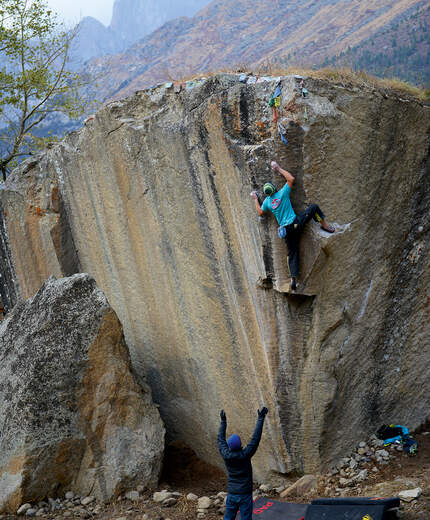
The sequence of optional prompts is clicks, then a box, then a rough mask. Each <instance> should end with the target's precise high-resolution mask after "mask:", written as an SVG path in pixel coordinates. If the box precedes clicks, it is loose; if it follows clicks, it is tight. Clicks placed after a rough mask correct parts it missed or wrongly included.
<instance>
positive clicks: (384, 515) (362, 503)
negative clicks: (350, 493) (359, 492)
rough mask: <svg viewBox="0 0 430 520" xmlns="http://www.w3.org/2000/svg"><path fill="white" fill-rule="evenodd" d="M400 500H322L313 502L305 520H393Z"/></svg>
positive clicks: (354, 498) (347, 498)
mask: <svg viewBox="0 0 430 520" xmlns="http://www.w3.org/2000/svg"><path fill="white" fill-rule="evenodd" d="M399 505H400V500H399V499H398V498H377V497H375V498H365V497H363V498H360V497H358V498H356V497H346V498H320V499H316V500H313V501H312V504H311V505H310V506H309V508H308V510H307V512H306V516H305V520H392V519H394V518H396V515H395V511H396V509H397V508H398V507H399Z"/></svg>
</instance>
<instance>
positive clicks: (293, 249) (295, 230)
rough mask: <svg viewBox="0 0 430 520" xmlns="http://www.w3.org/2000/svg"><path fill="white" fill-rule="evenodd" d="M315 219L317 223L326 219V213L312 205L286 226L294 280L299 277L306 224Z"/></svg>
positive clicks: (289, 257)
mask: <svg viewBox="0 0 430 520" xmlns="http://www.w3.org/2000/svg"><path fill="white" fill-rule="evenodd" d="M311 218H313V219H314V220H315V222H321V221H322V220H324V219H325V217H324V213H323V212H322V211H321V209H320V208H319V206H318V204H312V205H311V206H309V207H308V208H306V209H305V211H302V213H300V214H299V215H297V216H296V218H295V219H294V221H293V222H292V223H291V224H289V225H288V226H286V231H287V236H286V237H285V242H286V243H287V249H288V267H289V268H290V274H291V277H292V278H297V276H299V240H300V235H301V234H302V231H303V228H304V225H305V224H306V222H309V220H310V219H311Z"/></svg>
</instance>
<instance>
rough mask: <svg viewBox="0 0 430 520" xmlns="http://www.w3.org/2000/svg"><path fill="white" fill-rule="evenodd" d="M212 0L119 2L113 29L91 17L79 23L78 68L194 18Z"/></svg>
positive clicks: (75, 49)
mask: <svg viewBox="0 0 430 520" xmlns="http://www.w3.org/2000/svg"><path fill="white" fill-rule="evenodd" d="M209 1H210V0H115V3H114V5H113V14H112V21H111V24H110V25H109V27H105V26H104V25H103V24H102V23H101V22H99V21H98V20H96V19H95V18H93V17H91V16H87V17H85V18H83V19H82V21H81V22H80V23H79V28H78V36H77V37H76V39H75V42H74V45H73V51H72V60H73V66H74V68H77V67H78V66H79V65H82V64H83V63H84V62H85V61H87V60H89V59H90V58H94V57H96V56H104V55H107V54H114V53H119V52H123V51H125V50H126V49H127V48H128V47H129V46H130V45H132V44H133V43H135V42H136V41H137V40H139V39H140V38H143V37H144V36H146V35H147V34H150V33H151V32H153V31H154V30H155V29H157V28H158V27H161V26H162V25H163V24H164V23H166V22H167V21H169V20H173V19H174V18H177V17H179V16H193V15H194V14H196V13H197V11H198V10H199V9H201V8H202V7H204V6H205V5H207V4H208V3H209Z"/></svg>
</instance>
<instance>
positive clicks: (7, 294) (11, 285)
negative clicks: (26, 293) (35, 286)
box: [0, 200, 19, 312]
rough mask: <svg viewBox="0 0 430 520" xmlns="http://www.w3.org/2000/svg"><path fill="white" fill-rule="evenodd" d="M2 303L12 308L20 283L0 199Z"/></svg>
mask: <svg viewBox="0 0 430 520" xmlns="http://www.w3.org/2000/svg"><path fill="white" fill-rule="evenodd" d="M0 277H1V278H0V304H2V305H3V308H4V311H5V312H8V311H9V310H11V309H12V308H13V307H14V306H15V305H16V303H17V302H18V299H19V285H18V284H17V281H16V274H15V269H14V266H13V260H12V254H11V250H10V247H9V238H8V232H7V223H6V215H5V212H4V209H3V204H2V202H1V200H0Z"/></svg>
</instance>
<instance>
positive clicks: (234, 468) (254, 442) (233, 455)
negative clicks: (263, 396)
mask: <svg viewBox="0 0 430 520" xmlns="http://www.w3.org/2000/svg"><path fill="white" fill-rule="evenodd" d="M267 412H268V410H267V408H266V407H264V408H262V409H261V410H258V419H257V425H256V426H255V430H254V433H253V435H252V438H251V440H250V441H249V444H248V445H247V446H246V448H242V443H241V440H240V437H239V435H236V434H233V435H230V437H229V438H228V440H227V442H226V441H225V430H226V428H227V417H226V415H225V412H224V410H221V412H220V417H221V424H220V427H219V432H218V449H219V452H220V453H221V455H222V457H223V459H224V463H225V466H226V468H227V473H228V488H227V491H228V495H227V501H226V506H225V515H224V520H234V518H236V514H237V512H238V511H239V510H240V516H241V519H242V520H252V486H253V480H252V465H251V458H252V457H253V455H254V454H255V452H256V451H257V448H258V445H259V443H260V439H261V434H262V432H263V424H264V419H265V417H266V414H267Z"/></svg>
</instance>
